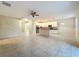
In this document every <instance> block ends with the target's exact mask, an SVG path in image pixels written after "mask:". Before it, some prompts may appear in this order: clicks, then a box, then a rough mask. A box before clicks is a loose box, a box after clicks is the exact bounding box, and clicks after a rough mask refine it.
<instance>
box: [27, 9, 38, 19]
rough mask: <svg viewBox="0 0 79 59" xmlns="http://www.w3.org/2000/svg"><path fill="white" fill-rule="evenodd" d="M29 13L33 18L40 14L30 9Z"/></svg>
mask: <svg viewBox="0 0 79 59" xmlns="http://www.w3.org/2000/svg"><path fill="white" fill-rule="evenodd" d="M28 14H29V15H30V16H32V17H33V18H34V17H35V16H39V14H38V12H37V11H35V10H29V12H28Z"/></svg>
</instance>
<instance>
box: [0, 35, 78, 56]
mask: <svg viewBox="0 0 79 59" xmlns="http://www.w3.org/2000/svg"><path fill="white" fill-rule="evenodd" d="M0 56H1V57H75V56H77V57H79V48H78V47H77V46H74V45H72V44H69V43H68V42H65V41H63V40H61V39H60V38H59V37H55V36H50V37H43V36H34V37H29V36H26V35H24V36H20V37H14V38H7V39H2V40H0Z"/></svg>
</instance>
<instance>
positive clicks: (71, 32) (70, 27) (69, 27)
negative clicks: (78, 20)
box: [59, 17, 76, 41]
mask: <svg viewBox="0 0 79 59" xmlns="http://www.w3.org/2000/svg"><path fill="white" fill-rule="evenodd" d="M61 22H63V23H64V24H63V25H60V26H59V35H60V37H61V39H63V40H68V41H75V40H76V37H75V32H76V28H75V17H73V18H68V19H63V20H61Z"/></svg>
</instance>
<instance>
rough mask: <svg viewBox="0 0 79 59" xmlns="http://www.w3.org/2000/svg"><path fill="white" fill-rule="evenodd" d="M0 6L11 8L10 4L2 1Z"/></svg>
mask: <svg viewBox="0 0 79 59" xmlns="http://www.w3.org/2000/svg"><path fill="white" fill-rule="evenodd" d="M2 4H3V5H5V6H8V7H11V4H10V3H8V2H5V1H2Z"/></svg>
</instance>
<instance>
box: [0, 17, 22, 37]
mask: <svg viewBox="0 0 79 59" xmlns="http://www.w3.org/2000/svg"><path fill="white" fill-rule="evenodd" d="M18 35H21V29H20V26H19V20H18V19H16V18H12V17H8V16H2V15H0V38H6V37H14V36H18Z"/></svg>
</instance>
